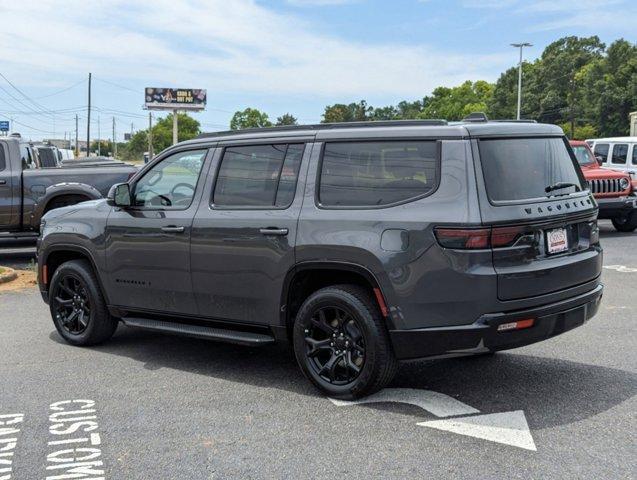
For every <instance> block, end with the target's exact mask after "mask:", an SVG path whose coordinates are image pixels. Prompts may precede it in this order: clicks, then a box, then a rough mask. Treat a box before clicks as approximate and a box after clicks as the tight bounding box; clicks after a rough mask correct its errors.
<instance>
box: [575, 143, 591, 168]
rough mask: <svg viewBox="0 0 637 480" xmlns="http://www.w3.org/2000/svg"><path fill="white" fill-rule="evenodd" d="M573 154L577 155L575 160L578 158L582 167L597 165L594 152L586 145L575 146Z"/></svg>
mask: <svg viewBox="0 0 637 480" xmlns="http://www.w3.org/2000/svg"><path fill="white" fill-rule="evenodd" d="M573 152H574V153H575V158H577V161H578V163H579V164H580V165H592V164H593V163H595V157H594V156H593V152H591V151H590V150H589V149H588V148H587V147H586V146H585V145H574V146H573Z"/></svg>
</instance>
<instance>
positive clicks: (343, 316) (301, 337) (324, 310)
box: [293, 285, 398, 399]
mask: <svg viewBox="0 0 637 480" xmlns="http://www.w3.org/2000/svg"><path fill="white" fill-rule="evenodd" d="M293 342H294V354H295V356H296V359H297V362H298V364H299V366H300V367H301V370H302V371H303V373H304V374H305V376H306V377H307V378H308V379H309V380H310V381H311V382H312V383H313V384H314V385H316V386H317V387H318V388H319V389H321V390H323V391H324V392H325V393H327V394H328V395H329V396H331V397H334V398H341V399H354V398H358V397H363V396H365V395H369V394H371V393H374V392H376V391H378V390H380V389H382V388H383V387H385V386H386V385H387V384H388V383H389V382H390V381H391V380H392V378H393V377H394V375H395V373H396V370H397V367H398V362H397V360H396V357H395V356H394V353H393V351H392V348H391V344H390V342H389V336H388V333H387V330H386V327H385V325H384V322H383V318H382V316H381V314H380V312H379V310H378V306H377V305H376V303H375V302H374V299H373V297H372V296H371V295H370V293H369V292H368V291H367V290H366V289H364V288H361V287H359V286H356V285H337V286H333V287H326V288H322V289H320V290H318V291H316V292H314V293H313V294H312V295H310V296H309V297H308V298H307V299H306V300H305V302H303V305H302V306H301V308H300V309H299V312H298V314H297V317H296V321H295V323H294V330H293Z"/></svg>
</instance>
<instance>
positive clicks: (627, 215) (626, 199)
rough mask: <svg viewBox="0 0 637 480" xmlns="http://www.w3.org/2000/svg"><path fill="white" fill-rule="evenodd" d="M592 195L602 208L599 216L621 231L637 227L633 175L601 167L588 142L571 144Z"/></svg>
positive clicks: (636, 199)
mask: <svg viewBox="0 0 637 480" xmlns="http://www.w3.org/2000/svg"><path fill="white" fill-rule="evenodd" d="M571 147H573V152H574V153H575V157H576V158H577V161H578V162H579V164H580V167H582V172H583V173H584V177H585V178H586V180H587V182H588V185H589V186H590V189H591V192H593V195H594V196H595V200H597V204H598V205H599V217H598V218H605V219H610V220H611V221H612V222H613V226H614V227H615V229H616V230H618V231H620V232H632V231H634V230H635V229H636V228H637V196H636V195H635V191H634V189H633V184H632V182H631V178H630V175H629V174H628V173H626V172H625V171H622V170H614V169H609V168H601V167H600V165H599V163H597V159H596V158H595V156H594V155H593V152H592V150H591V148H590V147H589V146H588V144H587V143H586V142H580V141H576V140H572V141H571Z"/></svg>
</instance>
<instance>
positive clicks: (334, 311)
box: [304, 306, 365, 385]
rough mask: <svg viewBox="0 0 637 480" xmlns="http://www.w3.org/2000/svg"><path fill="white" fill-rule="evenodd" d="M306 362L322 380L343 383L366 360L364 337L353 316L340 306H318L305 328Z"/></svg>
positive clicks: (355, 375) (335, 383)
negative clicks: (309, 323)
mask: <svg viewBox="0 0 637 480" xmlns="http://www.w3.org/2000/svg"><path fill="white" fill-rule="evenodd" d="M304 333H305V337H304V338H305V343H306V350H305V354H306V356H307V358H308V360H309V362H308V363H309V365H310V366H311V367H312V368H313V369H314V371H315V372H316V374H317V375H319V376H320V377H321V378H322V379H324V380H325V381H327V382H329V383H331V384H333V385H346V384H348V383H350V382H352V381H354V380H355V379H356V377H358V375H359V374H360V372H361V369H362V368H363V365H364V363H365V340H364V338H363V334H362V332H361V328H360V326H359V325H357V323H356V320H355V318H354V316H353V315H350V314H349V313H348V312H347V311H345V310H344V309H342V308H339V307H335V306H334V307H333V306H330V307H320V308H318V309H317V310H316V311H315V312H314V314H313V316H312V321H311V325H310V326H309V328H306V329H305V330H304Z"/></svg>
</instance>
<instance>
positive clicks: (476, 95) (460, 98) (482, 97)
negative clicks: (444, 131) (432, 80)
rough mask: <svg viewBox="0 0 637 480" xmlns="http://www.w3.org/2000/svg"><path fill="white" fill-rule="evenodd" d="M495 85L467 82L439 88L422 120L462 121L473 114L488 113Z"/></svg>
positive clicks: (426, 107) (423, 113)
mask: <svg viewBox="0 0 637 480" xmlns="http://www.w3.org/2000/svg"><path fill="white" fill-rule="evenodd" d="M493 90H494V86H493V84H491V83H489V82H485V81H484V80H478V81H477V82H471V81H469V80H467V81H466V82H464V83H463V84H462V85H459V86H457V87H451V88H448V87H438V88H436V89H435V90H434V91H433V94H432V96H431V97H429V98H427V101H426V106H425V107H424V108H423V111H422V113H420V115H419V117H420V118H441V119H445V120H461V119H462V118H464V117H466V116H467V115H468V114H470V113H472V112H486V111H487V107H488V104H489V103H490V102H491V98H492V97H493Z"/></svg>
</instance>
